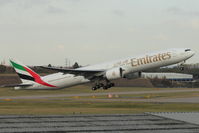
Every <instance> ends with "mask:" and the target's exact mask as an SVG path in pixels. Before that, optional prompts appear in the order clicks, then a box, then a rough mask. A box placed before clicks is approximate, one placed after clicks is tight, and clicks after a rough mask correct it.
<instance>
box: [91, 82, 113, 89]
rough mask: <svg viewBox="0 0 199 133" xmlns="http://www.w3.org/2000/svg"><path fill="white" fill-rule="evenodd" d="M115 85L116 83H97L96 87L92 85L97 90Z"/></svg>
mask: <svg viewBox="0 0 199 133" xmlns="http://www.w3.org/2000/svg"><path fill="white" fill-rule="evenodd" d="M114 86H115V84H114V83H106V84H103V83H99V84H96V85H95V86H94V87H92V90H93V91H95V90H97V89H100V88H103V89H104V90H107V89H109V88H111V87H114Z"/></svg>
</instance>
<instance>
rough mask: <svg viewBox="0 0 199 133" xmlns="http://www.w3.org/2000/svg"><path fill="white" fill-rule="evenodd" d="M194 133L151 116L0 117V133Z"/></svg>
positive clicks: (180, 123)
mask: <svg viewBox="0 0 199 133" xmlns="http://www.w3.org/2000/svg"><path fill="white" fill-rule="evenodd" d="M26 132H35V133H37V132H42V133H45V132H52V133H54V132H59V133H62V132H63V133H64V132H67V133H70V132H71V133H73V132H75V133H78V132H79V133H91V132H92V133H111V132H112V133H113V132H114V133H121V132H122V133H149V132H153V133H160V132H161V133H198V132H199V126H198V125H196V124H191V123H188V122H183V121H178V120H174V119H169V118H165V117H161V116H156V115H154V114H147V113H143V114H127V115H122V114H121V115H69V116H63V115H54V116H28V115H24V116H14V115H12V116H9V115H6V116H0V133H26Z"/></svg>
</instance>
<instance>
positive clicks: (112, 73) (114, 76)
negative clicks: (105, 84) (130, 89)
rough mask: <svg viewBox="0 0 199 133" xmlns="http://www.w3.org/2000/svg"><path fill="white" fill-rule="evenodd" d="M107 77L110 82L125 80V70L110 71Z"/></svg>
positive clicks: (107, 72) (106, 74)
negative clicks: (119, 79)
mask: <svg viewBox="0 0 199 133" xmlns="http://www.w3.org/2000/svg"><path fill="white" fill-rule="evenodd" d="M105 77H106V78H107V79H108V80H114V79H118V78H123V69H122V68H120V67H118V68H113V69H110V70H108V71H106V73H105Z"/></svg>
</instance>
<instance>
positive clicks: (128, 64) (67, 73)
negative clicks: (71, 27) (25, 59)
mask: <svg viewBox="0 0 199 133" xmlns="http://www.w3.org/2000/svg"><path fill="white" fill-rule="evenodd" d="M193 55H194V52H193V51H191V49H189V48H184V49H170V50H165V51H160V52H156V53H151V54H144V55H140V56H134V57H128V58H124V59H120V60H116V61H111V62H107V63H102V64H97V65H91V66H86V67H81V68H78V69H62V68H55V67H43V68H46V69H51V70H54V71H57V72H58V73H55V74H50V75H47V76H40V75H39V74H37V73H36V72H34V71H33V70H31V69H30V68H28V67H27V66H25V65H23V64H22V63H19V62H17V61H15V60H10V62H11V65H12V66H13V67H14V69H15V71H16V72H17V74H18V75H19V77H20V79H21V81H22V83H21V84H18V85H12V87H15V89H62V88H66V87H71V86H75V85H79V84H84V83H88V82H94V83H95V85H94V86H93V87H92V90H97V89H99V88H103V89H108V88H111V87H113V86H114V84H113V83H111V81H112V80H115V79H119V78H126V77H128V75H134V77H139V76H140V75H141V71H144V70H147V69H151V68H157V67H163V66H168V65H172V64H177V63H181V64H183V63H184V62H185V61H186V60H187V59H189V58H191V57H192V56H193Z"/></svg>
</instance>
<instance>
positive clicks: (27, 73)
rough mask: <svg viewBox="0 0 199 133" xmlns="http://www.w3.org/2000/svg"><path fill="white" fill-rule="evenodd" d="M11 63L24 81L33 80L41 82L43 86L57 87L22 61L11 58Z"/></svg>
mask: <svg viewBox="0 0 199 133" xmlns="http://www.w3.org/2000/svg"><path fill="white" fill-rule="evenodd" d="M10 63H11V65H12V66H13V67H14V69H15V71H16V72H17V74H18V75H19V77H20V79H21V81H22V83H27V82H31V81H32V82H36V83H38V84H41V85H43V86H48V87H56V86H54V85H51V84H48V83H46V82H45V81H43V80H42V78H41V77H40V76H39V74H37V73H36V72H34V71H33V70H31V69H30V68H28V67H27V66H25V65H23V64H22V63H20V62H18V61H14V60H10Z"/></svg>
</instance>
